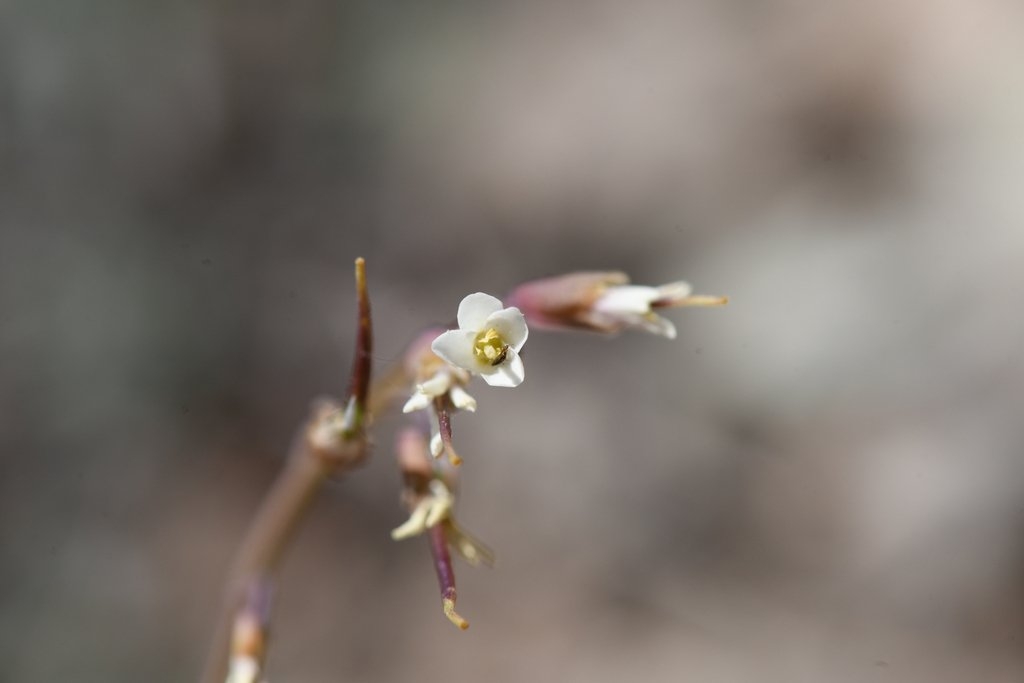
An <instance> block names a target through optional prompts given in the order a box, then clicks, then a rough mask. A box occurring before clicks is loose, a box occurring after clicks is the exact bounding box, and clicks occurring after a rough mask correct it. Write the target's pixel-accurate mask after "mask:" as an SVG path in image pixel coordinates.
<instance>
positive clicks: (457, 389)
mask: <svg viewBox="0 0 1024 683" xmlns="http://www.w3.org/2000/svg"><path fill="white" fill-rule="evenodd" d="M468 381H469V376H468V374H467V373H466V372H465V371H462V370H460V369H459V368H453V367H451V366H446V367H439V368H438V370H437V372H436V373H434V376H433V377H431V378H430V379H428V380H426V381H425V382H420V383H419V384H417V385H416V390H415V391H414V392H413V394H412V396H411V397H410V398H409V400H408V401H406V402H405V405H404V406H402V412H403V413H411V412H412V411H414V410H423V409H424V408H427V407H429V406H430V405H431V404H432V403H433V402H434V399H435V398H437V397H438V396H444V395H445V394H450V396H451V399H452V405H454V406H455V407H456V408H458V409H459V410H468V411H469V412H471V413H472V412H474V411H476V399H475V398H473V397H472V396H470V395H469V393H468V392H467V391H466V390H465V389H463V388H462V385H464V384H465V383H466V382H468Z"/></svg>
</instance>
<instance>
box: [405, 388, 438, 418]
mask: <svg viewBox="0 0 1024 683" xmlns="http://www.w3.org/2000/svg"><path fill="white" fill-rule="evenodd" d="M432 402H433V399H432V398H431V397H430V396H428V395H427V394H424V393H423V392H422V391H417V392H416V393H415V394H413V395H412V397H411V398H410V399H409V400H408V401H406V402H405V405H404V406H402V412H403V413H411V412H413V411H414V410H423V409H424V408H426V407H427V406H429V405H430V404H431V403H432Z"/></svg>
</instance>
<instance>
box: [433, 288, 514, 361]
mask: <svg viewBox="0 0 1024 683" xmlns="http://www.w3.org/2000/svg"><path fill="white" fill-rule="evenodd" d="M502 306H503V304H502V303H501V301H499V300H498V299H496V298H494V297H493V296H491V295H490V294H484V293H483V292H476V293H475V294H470V295H469V296H467V297H466V298H465V299H463V300H462V303H460V304H459V315H458V320H459V329H462V330H473V331H474V332H479V331H480V330H482V329H484V323H485V322H487V316H489V315H491V314H492V313H496V312H498V311H500V310H501V309H502ZM435 353H436V352H435ZM456 365H458V364H457V363H456Z"/></svg>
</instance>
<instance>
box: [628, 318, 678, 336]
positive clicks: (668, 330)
mask: <svg viewBox="0 0 1024 683" xmlns="http://www.w3.org/2000/svg"><path fill="white" fill-rule="evenodd" d="M635 324H636V325H637V326H638V327H640V328H642V329H643V330H644V331H645V332H650V333H651V334H656V335H658V336H660V337H665V338H667V339H675V338H676V326H675V325H673V324H672V321H671V320H669V319H668V318H662V317H661V316H660V315H658V314H657V313H648V314H647V315H643V316H637V318H636V323H635Z"/></svg>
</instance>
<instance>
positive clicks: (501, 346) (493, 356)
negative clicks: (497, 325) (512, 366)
mask: <svg viewBox="0 0 1024 683" xmlns="http://www.w3.org/2000/svg"><path fill="white" fill-rule="evenodd" d="M508 350H509V345H508V344H506V343H505V338H504V337H502V336H501V333H500V332H498V331H497V330H496V329H494V328H493V327H491V328H488V329H486V330H484V331H483V332H481V333H480V334H478V335H476V339H475V340H473V356H475V357H476V359H477V360H478V361H480V362H481V363H484V364H487V365H500V364H501V363H502V362H503V361H504V360H505V358H506V357H507V356H508Z"/></svg>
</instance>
